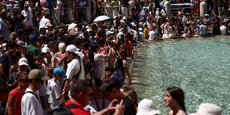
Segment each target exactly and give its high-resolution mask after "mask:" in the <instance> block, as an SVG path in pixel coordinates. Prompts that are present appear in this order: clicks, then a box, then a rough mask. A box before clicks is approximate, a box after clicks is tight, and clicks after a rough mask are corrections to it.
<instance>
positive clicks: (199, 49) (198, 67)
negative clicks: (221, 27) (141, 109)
mask: <svg viewBox="0 0 230 115" xmlns="http://www.w3.org/2000/svg"><path fill="white" fill-rule="evenodd" d="M138 52H139V53H138V55H137V58H136V60H135V63H134V69H133V74H134V75H133V76H134V77H135V78H136V79H137V81H138V82H137V83H135V87H136V89H137V93H138V96H139V98H140V99H142V98H150V99H152V100H153V101H154V102H155V103H156V106H157V107H158V108H159V109H160V111H161V113H162V115H166V114H167V112H168V111H169V109H168V108H166V107H164V105H163V95H164V90H165V89H166V88H167V87H169V86H179V87H181V88H182V89H184V91H185V96H186V100H185V101H186V108H187V111H188V113H192V112H195V111H196V110H197V107H198V105H199V104H200V103H202V102H211V103H215V104H218V105H220V106H221V107H222V108H223V110H224V112H223V115H230V39H227V38H226V39H224V38H215V39H213V38H210V39H195V40H194V39H193V40H171V41H164V42H157V43H148V44H142V45H141V47H140V48H139V51H138Z"/></svg>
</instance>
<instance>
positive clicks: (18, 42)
mask: <svg viewBox="0 0 230 115" xmlns="http://www.w3.org/2000/svg"><path fill="white" fill-rule="evenodd" d="M17 44H18V46H22V47H24V48H26V47H27V44H26V43H25V42H24V41H22V40H19V41H17Z"/></svg>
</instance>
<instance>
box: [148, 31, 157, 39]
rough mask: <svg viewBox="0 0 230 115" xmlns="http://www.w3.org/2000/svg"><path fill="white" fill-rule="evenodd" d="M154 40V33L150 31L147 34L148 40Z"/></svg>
mask: <svg viewBox="0 0 230 115" xmlns="http://www.w3.org/2000/svg"><path fill="white" fill-rule="evenodd" d="M155 38H156V34H155V31H150V32H149V40H154V39H155Z"/></svg>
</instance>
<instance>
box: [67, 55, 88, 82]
mask: <svg viewBox="0 0 230 115" xmlns="http://www.w3.org/2000/svg"><path fill="white" fill-rule="evenodd" d="M80 63H81V72H80V75H79V79H83V78H84V77H85V71H84V65H83V63H82V61H81V62H80ZM80 63H79V60H78V59H73V60H72V61H71V62H69V63H68V64H67V69H66V76H67V77H66V79H72V78H73V76H74V75H76V74H77V73H78V72H79V71H80Z"/></svg>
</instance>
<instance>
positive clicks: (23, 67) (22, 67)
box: [18, 58, 30, 72]
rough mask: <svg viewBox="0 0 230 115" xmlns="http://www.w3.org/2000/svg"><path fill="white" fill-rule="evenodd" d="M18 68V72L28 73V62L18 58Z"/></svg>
mask: <svg viewBox="0 0 230 115" xmlns="http://www.w3.org/2000/svg"><path fill="white" fill-rule="evenodd" d="M18 66H19V70H20V71H21V72H22V71H24V72H29V70H30V66H29V64H28V60H27V59H26V58H20V59H19V60H18Z"/></svg>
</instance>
